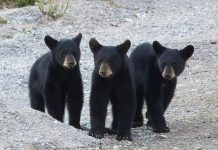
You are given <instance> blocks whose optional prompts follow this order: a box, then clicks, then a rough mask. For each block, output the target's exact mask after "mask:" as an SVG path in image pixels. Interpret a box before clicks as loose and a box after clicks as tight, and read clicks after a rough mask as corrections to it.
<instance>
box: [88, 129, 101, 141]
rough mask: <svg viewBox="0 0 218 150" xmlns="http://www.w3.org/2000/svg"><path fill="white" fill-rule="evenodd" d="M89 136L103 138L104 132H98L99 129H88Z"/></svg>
mask: <svg viewBox="0 0 218 150" xmlns="http://www.w3.org/2000/svg"><path fill="white" fill-rule="evenodd" d="M89 136H92V137H95V138H97V139H102V138H104V133H102V132H99V131H93V130H90V131H89Z"/></svg>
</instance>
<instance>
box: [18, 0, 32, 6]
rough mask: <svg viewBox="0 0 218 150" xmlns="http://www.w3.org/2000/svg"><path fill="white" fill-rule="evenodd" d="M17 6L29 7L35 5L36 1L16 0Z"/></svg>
mask: <svg viewBox="0 0 218 150" xmlns="http://www.w3.org/2000/svg"><path fill="white" fill-rule="evenodd" d="M15 3H16V6H18V7H24V6H28V5H34V4H35V0H15Z"/></svg>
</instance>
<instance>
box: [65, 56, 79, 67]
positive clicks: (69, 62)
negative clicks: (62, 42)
mask: <svg viewBox="0 0 218 150" xmlns="http://www.w3.org/2000/svg"><path fill="white" fill-rule="evenodd" d="M76 65H77V63H76V60H75V58H74V57H73V55H66V57H65V58H64V62H63V67H64V68H66V69H72V68H74V67H75V66H76Z"/></svg>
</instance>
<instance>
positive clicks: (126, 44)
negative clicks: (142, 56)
mask: <svg viewBox="0 0 218 150" xmlns="http://www.w3.org/2000/svg"><path fill="white" fill-rule="evenodd" d="M130 46H131V42H130V40H126V41H125V42H123V43H122V44H120V45H117V49H118V50H119V51H120V52H121V53H123V54H126V53H127V51H128V50H129V48H130Z"/></svg>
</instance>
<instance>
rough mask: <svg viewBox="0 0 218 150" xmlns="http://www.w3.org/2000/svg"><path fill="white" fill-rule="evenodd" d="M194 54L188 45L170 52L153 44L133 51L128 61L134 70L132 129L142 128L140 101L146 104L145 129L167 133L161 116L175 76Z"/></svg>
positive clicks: (192, 48)
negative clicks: (133, 115) (134, 98)
mask: <svg viewBox="0 0 218 150" xmlns="http://www.w3.org/2000/svg"><path fill="white" fill-rule="evenodd" d="M193 52H194V47H193V46H192V45H188V46H186V47H185V48H184V49H182V50H177V49H170V48H167V47H164V46H162V45H161V44H160V43H159V42H157V41H154V42H153V45H151V44H149V43H144V44H142V45H139V46H137V47H136V48H135V50H134V51H133V52H132V54H131V56H130V59H131V61H132V63H133V65H134V67H135V82H136V97H137V108H136V115H135V119H134V123H133V127H139V126H142V125H143V115H142V108H143V101H144V99H145V102H146V105H147V112H146V118H147V119H148V122H147V124H146V125H147V126H148V127H151V128H152V130H153V132H156V133H161V132H169V128H168V127H167V126H166V121H165V118H164V113H165V111H166V109H167V107H168V105H169V103H170V102H171V99H172V98H173V96H174V92H175V88H176V82H177V76H178V75H180V74H181V73H182V72H183V70H184V68H185V63H186V61H187V60H188V59H189V58H190V57H191V55H192V54H193Z"/></svg>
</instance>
